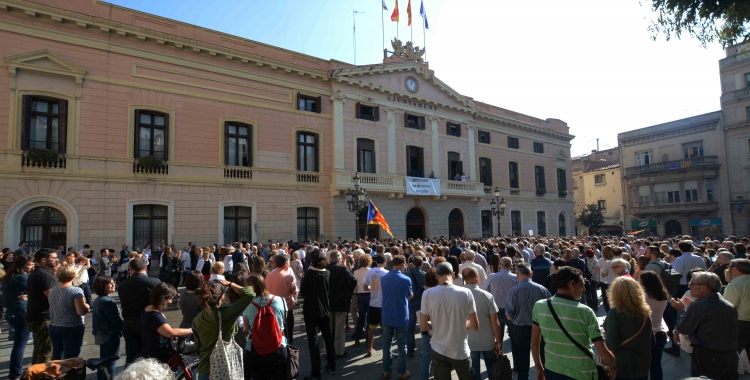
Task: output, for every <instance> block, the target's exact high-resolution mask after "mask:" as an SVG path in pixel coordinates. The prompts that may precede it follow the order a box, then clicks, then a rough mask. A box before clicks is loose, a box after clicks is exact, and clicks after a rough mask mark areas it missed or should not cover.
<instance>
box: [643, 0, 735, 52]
mask: <svg viewBox="0 0 750 380" xmlns="http://www.w3.org/2000/svg"><path fill="white" fill-rule="evenodd" d="M651 2H652V4H651V9H652V10H653V11H654V12H656V13H657V14H658V17H657V19H656V20H655V21H652V23H651V25H650V26H649V27H648V30H649V31H651V33H652V38H653V39H654V40H656V38H657V37H658V36H659V35H660V34H663V35H664V37H666V39H667V41H669V40H670V39H671V38H672V37H676V38H677V39H680V38H681V37H682V35H683V34H688V35H690V36H693V37H695V38H696V39H698V41H699V42H700V43H701V46H703V47H706V46H707V45H708V44H709V43H712V42H714V41H718V42H719V43H721V45H722V46H723V47H724V48H726V47H727V46H729V45H733V44H736V43H741V42H745V41H747V40H748V38H749V37H750V35H749V34H748V21H750V0H737V1H727V0H714V1H708V0H651Z"/></svg>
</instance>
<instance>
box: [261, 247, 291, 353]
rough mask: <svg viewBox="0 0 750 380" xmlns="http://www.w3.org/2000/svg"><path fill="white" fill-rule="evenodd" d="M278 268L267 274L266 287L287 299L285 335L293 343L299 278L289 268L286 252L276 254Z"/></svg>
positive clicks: (275, 259)
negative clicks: (294, 311)
mask: <svg viewBox="0 0 750 380" xmlns="http://www.w3.org/2000/svg"><path fill="white" fill-rule="evenodd" d="M271 260H274V264H275V265H276V269H274V270H273V272H271V273H269V274H268V275H267V276H266V288H268V292H269V293H271V294H273V295H275V296H277V297H282V298H284V300H286V307H287V312H286V320H285V321H284V335H285V336H286V340H287V342H288V343H289V344H292V339H293V336H294V334H293V331H292V330H294V314H293V310H294V305H296V304H297V302H296V301H295V299H294V298H295V297H294V296H296V295H297V280H296V279H295V277H294V273H292V271H290V270H289V256H288V255H286V254H280V255H274V256H273V258H272V259H271Z"/></svg>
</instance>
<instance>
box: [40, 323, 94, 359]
mask: <svg viewBox="0 0 750 380" xmlns="http://www.w3.org/2000/svg"><path fill="white" fill-rule="evenodd" d="M85 329H86V326H84V325H81V326H76V327H59V326H52V325H50V327H49V337H50V340H52V360H60V359H70V358H75V357H78V356H80V355H81V346H83V332H84V331H85Z"/></svg>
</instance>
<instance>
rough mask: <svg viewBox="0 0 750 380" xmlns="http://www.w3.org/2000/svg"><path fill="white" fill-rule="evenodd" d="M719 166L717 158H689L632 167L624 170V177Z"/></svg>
mask: <svg viewBox="0 0 750 380" xmlns="http://www.w3.org/2000/svg"><path fill="white" fill-rule="evenodd" d="M718 166H719V157H717V156H701V157H691V158H685V159H682V160H675V161H667V162H659V163H656V164H648V165H640V166H633V167H630V168H627V169H625V176H626V177H627V176H636V175H641V174H652V173H658V172H668V171H678V170H690V169H700V168H710V167H718Z"/></svg>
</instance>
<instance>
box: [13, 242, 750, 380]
mask: <svg viewBox="0 0 750 380" xmlns="http://www.w3.org/2000/svg"><path fill="white" fill-rule="evenodd" d="M747 246H748V239H747V238H745V237H743V238H740V239H737V238H735V237H733V236H732V237H729V238H727V239H726V240H712V239H709V238H705V239H698V238H691V237H689V236H682V237H673V238H664V239H659V238H656V237H649V238H636V237H634V236H626V237H596V236H589V237H502V238H484V239H445V238H435V239H425V240H412V239H409V240H406V241H399V240H384V241H368V240H367V239H365V240H358V241H356V242H346V241H341V240H339V241H336V242H324V243H318V242H303V243H293V242H280V243H276V244H272V243H271V242H269V243H268V244H266V245H264V244H259V243H255V244H250V243H247V242H237V243H233V244H227V245H226V246H216V245H211V246H206V247H200V246H197V245H196V244H193V243H190V244H189V245H188V246H186V247H184V249H182V250H178V249H177V248H176V247H175V246H168V245H165V246H162V247H157V248H156V249H154V250H153V251H152V250H151V247H150V246H148V245H147V246H146V247H145V248H144V249H141V250H139V251H130V250H128V247H127V246H122V247H121V248H122V250H121V251H120V253H119V254H118V253H116V252H115V251H114V250H111V249H106V248H104V249H101V250H100V251H99V253H98V254H96V253H95V252H94V251H93V250H91V249H90V247H89V246H88V245H85V246H84V247H83V249H81V250H76V249H74V248H69V249H67V250H66V249H65V248H64V247H58V249H56V250H55V249H47V248H43V249H39V250H37V251H36V252H34V253H33V255H32V254H31V253H29V252H27V249H28V248H27V247H28V245H27V243H26V242H22V243H21V245H20V246H19V248H18V250H16V251H15V252H13V251H11V250H10V249H7V248H6V249H4V250H3V251H2V255H3V256H2V257H0V265H2V267H3V268H2V270H3V271H4V273H0V274H2V297H3V302H2V306H3V308H4V310H3V312H4V317H5V319H6V320H7V322H8V325H9V336H8V338H9V340H12V341H13V349H12V353H11V355H10V359H9V360H10V371H9V379H11V380H16V379H19V378H21V376H22V374H23V368H22V363H23V356H24V350H25V349H26V346H27V344H29V342H33V353H32V357H31V362H32V364H42V363H48V362H50V361H52V360H64V359H70V358H75V357H78V356H79V355H80V352H81V347H82V345H83V338H84V335H85V334H86V331H85V324H84V318H85V316H86V315H88V314H91V318H92V319H93V326H92V329H91V332H90V333H91V334H92V335H93V336H94V343H95V344H96V345H98V346H99V348H100V355H101V357H108V356H115V355H119V354H120V348H121V341H122V340H124V343H125V347H124V348H125V356H126V363H127V364H126V365H127V367H126V370H125V371H122V372H121V373H120V374H119V376H118V378H120V379H130V378H131V377H127V376H130V375H128V374H133V373H141V374H142V373H144V371H146V372H147V371H148V370H147V368H148V365H147V364H149V363H151V364H153V363H167V362H168V361H170V359H171V358H173V357H174V355H175V348H174V347H173V346H174V344H173V341H174V340H177V341H181V342H183V343H184V342H185V341H190V342H193V345H194V348H195V351H196V354H197V355H198V357H199V364H198V368H197V373H196V376H197V378H198V379H200V380H203V379H208V378H209V374H210V372H211V371H212V364H211V358H212V355H211V353H212V351H213V349H214V347H215V346H216V344H217V342H218V341H219V338H220V337H221V339H222V340H224V341H231V340H234V341H236V342H237V343H238V344H239V345H240V346H241V347H243V348H244V350H243V361H242V362H243V369H244V373H245V374H246V376H248V377H252V378H254V379H278V380H282V379H283V380H285V379H286V378H287V363H288V361H289V360H291V358H290V349H289V348H290V346H291V345H292V344H293V340H294V334H293V331H294V327H295V319H294V314H295V310H297V311H296V312H297V313H299V309H301V313H302V321H303V324H304V331H305V333H306V336H307V344H308V348H309V353H310V358H309V360H310V363H311V371H310V373H309V374H308V376H306V377H305V378H306V379H319V378H321V375H322V373H323V371H324V370H325V371H327V372H328V373H330V374H335V373H336V372H337V369H338V366H337V361H339V360H340V359H343V358H346V357H347V356H348V355H349V353H348V352H347V351H346V341H347V339H351V340H353V344H352V345H350V349H352V348H359V347H360V346H361V343H362V340H364V347H363V348H362V349H363V350H364V351H363V352H364V356H365V357H369V356H372V354H373V353H374V352H375V351H376V350H382V356H383V361H382V364H381V366H382V367H381V370H382V376H383V378H384V379H390V378H392V377H393V378H398V380H404V379H406V378H408V377H410V376H411V373H410V371H409V370H408V369H407V365H406V361H407V358H410V357H413V356H414V355H415V353H416V352H417V349H416V344H417V339H416V338H415V337H416V335H417V334H419V335H420V336H421V338H422V339H421V347H420V351H419V354H420V356H421V361H420V373H419V374H418V376H419V378H420V379H423V380H426V379H428V378H429V376H430V375H431V373H433V372H434V375H435V377H436V378H437V379H439V380H447V379H450V378H451V372H452V371H455V372H456V374H457V375H458V378H459V379H461V380H469V379H476V380H481V379H482V378H483V377H482V376H481V371H480V361H481V360H483V361H484V363H485V367H486V369H487V375H485V377H484V378H487V377H488V376H489V372H490V371H491V369H492V368H494V367H495V365H494V364H495V361H496V358H497V357H498V356H499V355H502V354H503V353H504V351H503V341H504V337H505V331H506V328H507V330H508V333H509V338H510V346H511V349H512V353H513V355H512V361H513V370H514V371H516V372H517V376H518V379H519V380H520V379H524V380H525V379H528V378H529V373H530V367H531V365H532V363H531V358H532V357H533V359H534V363H533V365H534V366H535V372H536V377H537V379H545V378H546V379H571V378H572V379H591V378H599V377H598V376H609V377H610V378H611V379H615V378H617V379H647V378H651V379H656V380H660V379H662V378H663V372H662V367H661V363H662V360H661V359H662V353H663V352H666V353H667V354H670V355H690V357H691V359H690V361H691V368H690V373H691V375H692V376H705V377H708V378H711V379H736V378H737V377H738V369H739V366H740V360H739V358H740V354H745V355H746V352H745V351H746V350H747V349H748V348H750V261H748V259H747V256H746V255H747ZM151 265H158V268H159V275H158V277H149V276H148V270H149V267H150V266H151ZM178 289H181V290H180V291H178ZM115 291H117V294H118V296H119V303H118V302H117V301H116V299H117V297H112V294H113V293H115ZM92 293H93V294H92ZM94 295H95V296H94ZM600 295H601V298H600ZM173 302H177V303H179V309H180V311H181V313H182V320H181V321H180V323H179V326H174V327H173V326H171V325H170V324H169V323H168V322H167V320H166V318H165V316H164V312H165V311H166V310H167V309H168V308H169V306H170V304H172V303H173ZM298 302H299V303H301V306H300V305H298ZM600 307H603V308H604V311H605V312H606V317H605V319H604V323H603V324H600V323H599V321H598V320H597V316H596V312H597V311H598V310H599V308H600ZM350 322H351V323H350ZM378 328H379V333H380V335H381V338H382V339H381V342H382V344H381V347H375V345H374V341H375V337H376V334H377V333H378ZM319 336H322V340H323V345H324V348H325V351H324V352H325V354H324V356H325V360H326V362H325V365H323V363H322V362H321V347H320V346H319V343H318V342H319V339H318V338H319ZM31 337H33V340H30V338H31ZM121 337H122V338H123V339H121ZM175 338H177V339H175ZM668 342H669V343H671V344H670V347H666V345H667V343H668ZM394 345H395V346H396V351H395V352H396V356H397V359H396V363H394V351H393V350H392V348H393V346H394ZM592 346H593V348H592ZM594 351H596V354H595V352H594ZM142 358H147V359H149V361H148V362H143V361H139V360H142ZM394 365H395V368H394ZM132 368H138V369H139V371H137V372H136V371H133V370H132ZM163 370H164V369H163V368H161V369H158V368H157V369H154V371H155V373H156V372H159V371H162V372H163ZM602 370H604V371H607V373H608V374H607V375H598V373H599V372H600V371H602ZM106 371H107V372H108V375H109V376H111V377H113V378H114V377H115V375H117V373H116V368H115V363H112V364H111V365H109V366H108V368H106ZM159 373H161V372H159ZM97 378H99V379H104V378H106V376H105V373H104V371H100V372H99V373H98V374H97ZM159 378H160V379H163V378H165V377H163V376H162V377H159Z"/></svg>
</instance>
